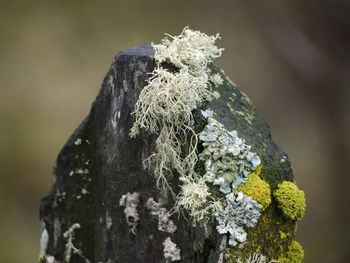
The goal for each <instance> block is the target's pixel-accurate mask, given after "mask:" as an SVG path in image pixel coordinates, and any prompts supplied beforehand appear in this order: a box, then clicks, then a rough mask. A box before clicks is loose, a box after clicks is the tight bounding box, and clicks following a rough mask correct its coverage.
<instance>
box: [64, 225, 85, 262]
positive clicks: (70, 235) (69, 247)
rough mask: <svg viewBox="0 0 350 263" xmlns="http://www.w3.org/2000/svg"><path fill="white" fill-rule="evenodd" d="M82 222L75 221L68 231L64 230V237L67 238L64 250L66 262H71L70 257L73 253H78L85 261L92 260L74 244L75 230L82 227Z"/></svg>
mask: <svg viewBox="0 0 350 263" xmlns="http://www.w3.org/2000/svg"><path fill="white" fill-rule="evenodd" d="M80 227H81V226H80V224H78V223H75V224H73V225H72V226H71V227H70V228H69V229H68V230H67V231H66V232H64V234H63V237H64V238H65V239H66V245H65V251H64V259H65V262H67V263H69V262H70V259H71V257H72V255H73V254H75V255H78V256H79V257H81V258H82V259H83V260H84V262H85V263H90V260H88V259H87V258H86V257H85V256H84V255H83V252H82V251H81V249H78V248H76V247H75V245H74V244H73V240H74V238H75V231H76V230H77V229H80Z"/></svg>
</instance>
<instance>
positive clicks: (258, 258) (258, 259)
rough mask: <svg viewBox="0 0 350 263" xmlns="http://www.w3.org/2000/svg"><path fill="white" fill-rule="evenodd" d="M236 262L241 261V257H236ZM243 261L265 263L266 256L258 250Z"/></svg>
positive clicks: (245, 262)
mask: <svg viewBox="0 0 350 263" xmlns="http://www.w3.org/2000/svg"><path fill="white" fill-rule="evenodd" d="M237 263H243V261H242V260H241V259H238V260H237ZM244 263H266V257H265V256H264V255H263V254H261V253H259V252H255V253H253V254H252V255H250V256H249V258H247V260H246V261H244Z"/></svg>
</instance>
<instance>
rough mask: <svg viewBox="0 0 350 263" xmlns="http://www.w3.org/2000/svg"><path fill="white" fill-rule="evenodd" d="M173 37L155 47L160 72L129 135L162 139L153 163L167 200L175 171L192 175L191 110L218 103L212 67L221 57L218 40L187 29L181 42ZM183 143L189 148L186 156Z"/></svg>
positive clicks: (141, 103)
mask: <svg viewBox="0 0 350 263" xmlns="http://www.w3.org/2000/svg"><path fill="white" fill-rule="evenodd" d="M168 36H169V37H170V38H171V39H170V40H169V39H168V38H166V39H163V40H162V43H161V44H159V45H153V47H154V48H155V56H154V57H155V60H156V68H155V69H154V71H153V72H152V73H151V77H150V80H149V84H148V85H147V86H146V87H144V88H143V90H142V91H141V93H140V96H139V99H138V101H137V103H136V105H135V108H134V112H133V116H134V118H135V121H134V124H133V127H132V128H131V133H130V136H131V137H135V136H137V135H138V134H139V133H140V131H141V130H144V131H146V132H148V133H155V134H159V137H158V139H157V140H156V151H155V153H154V154H152V155H151V156H150V158H148V161H149V162H148V163H149V167H152V168H153V170H154V175H155V177H156V179H157V185H158V187H159V188H160V189H161V190H163V193H164V194H165V193H166V192H167V191H168V190H171V188H170V186H169V184H168V179H169V177H171V176H172V173H173V170H176V171H177V172H178V173H179V175H180V176H187V175H188V174H189V173H192V172H193V169H194V165H195V164H196V162H197V155H196V152H195V151H196V146H197V141H198V140H197V134H196V133H195V131H194V129H193V123H194V118H193V113H192V110H193V109H196V108H197V107H198V106H199V105H200V104H202V103H203V102H206V101H210V100H211V99H212V98H213V96H214V95H213V93H212V92H211V90H210V85H209V70H208V68H207V64H208V63H209V62H211V61H212V60H213V59H214V58H216V57H219V56H220V55H221V52H222V49H220V48H217V47H216V46H215V41H216V40H217V39H218V38H219V36H218V35H215V36H207V35H206V34H203V33H201V32H199V31H192V30H190V29H189V28H188V27H186V28H184V30H183V32H182V33H181V34H180V35H179V36H177V37H172V36H170V35H168ZM164 62H166V63H170V64H172V65H173V66H175V67H177V68H178V70H177V71H176V72H170V71H169V70H168V69H166V68H164V67H163V63H164ZM180 138H181V139H182V140H183V139H185V140H186V139H187V140H188V142H189V143H188V144H189V146H188V149H187V151H186V154H185V155H184V154H183V149H182V144H183V142H181V141H180Z"/></svg>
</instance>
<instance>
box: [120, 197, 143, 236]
mask: <svg viewBox="0 0 350 263" xmlns="http://www.w3.org/2000/svg"><path fill="white" fill-rule="evenodd" d="M139 203H140V194H139V193H138V192H133V193H132V194H130V193H127V194H125V195H122V197H121V198H120V200H119V206H123V207H125V209H124V214H125V218H126V222H127V224H128V225H129V226H131V227H132V228H131V232H132V233H133V234H136V226H137V224H138V222H139V220H140V216H139V213H138V211H137V206H138V205H139Z"/></svg>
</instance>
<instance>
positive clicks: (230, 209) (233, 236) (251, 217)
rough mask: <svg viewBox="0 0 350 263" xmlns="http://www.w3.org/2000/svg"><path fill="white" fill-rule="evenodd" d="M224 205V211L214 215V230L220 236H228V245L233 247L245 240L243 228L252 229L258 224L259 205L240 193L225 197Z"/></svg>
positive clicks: (245, 234)
mask: <svg viewBox="0 0 350 263" xmlns="http://www.w3.org/2000/svg"><path fill="white" fill-rule="evenodd" d="M226 203H227V205H226V207H225V210H224V211H223V212H221V213H217V214H216V219H217V221H218V225H217V227H216V229H217V230H218V232H219V233H220V234H229V236H230V239H229V245H231V246H235V245H236V244H237V243H238V242H240V243H242V242H244V241H245V240H246V239H247V232H245V230H244V228H243V226H247V227H253V226H255V224H256V223H257V222H258V218H259V216H260V212H259V210H260V209H261V205H259V204H258V203H257V202H256V201H254V200H253V199H252V198H250V197H249V196H247V195H245V194H243V193H242V192H239V193H238V194H237V195H235V194H233V193H230V194H229V195H227V196H226Z"/></svg>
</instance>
